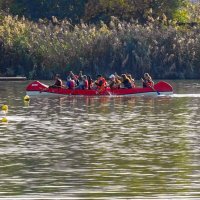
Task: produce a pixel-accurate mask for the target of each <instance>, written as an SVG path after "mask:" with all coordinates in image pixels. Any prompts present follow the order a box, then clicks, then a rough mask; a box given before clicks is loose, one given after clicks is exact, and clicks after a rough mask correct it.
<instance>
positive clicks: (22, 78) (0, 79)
mask: <svg viewBox="0 0 200 200" xmlns="http://www.w3.org/2000/svg"><path fill="white" fill-rule="evenodd" d="M25 80H27V78H26V77H0V81H25Z"/></svg>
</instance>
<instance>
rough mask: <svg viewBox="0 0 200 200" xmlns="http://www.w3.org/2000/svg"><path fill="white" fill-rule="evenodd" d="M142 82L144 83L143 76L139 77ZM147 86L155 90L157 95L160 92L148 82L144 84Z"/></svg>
mask: <svg viewBox="0 0 200 200" xmlns="http://www.w3.org/2000/svg"><path fill="white" fill-rule="evenodd" d="M141 80H142V82H143V83H144V80H143V78H141ZM146 86H147V87H150V88H151V89H152V90H153V91H155V92H157V94H158V95H160V92H158V91H157V90H156V89H155V88H154V87H153V86H151V85H150V84H146Z"/></svg>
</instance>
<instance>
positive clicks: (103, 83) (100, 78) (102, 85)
mask: <svg viewBox="0 0 200 200" xmlns="http://www.w3.org/2000/svg"><path fill="white" fill-rule="evenodd" d="M95 85H96V86H97V89H98V91H99V92H102V91H103V90H104V89H105V88H106V86H107V82H106V79H105V78H104V77H103V76H102V75H100V74H99V75H98V76H97V80H96V81H95Z"/></svg>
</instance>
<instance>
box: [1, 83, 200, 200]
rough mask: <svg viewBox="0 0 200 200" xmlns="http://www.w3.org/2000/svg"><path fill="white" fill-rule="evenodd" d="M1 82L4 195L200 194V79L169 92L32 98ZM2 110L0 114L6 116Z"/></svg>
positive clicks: (155, 196) (180, 196) (110, 196)
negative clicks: (166, 94)
mask: <svg viewBox="0 0 200 200" xmlns="http://www.w3.org/2000/svg"><path fill="white" fill-rule="evenodd" d="M27 83H28V82H9V83H7V82H1V84H0V105H2V104H3V103H6V104H8V106H9V112H8V113H7V119H8V123H7V124H4V123H0V197H7V198H11V199H12V198H13V199H17V198H25V199H28V198H41V199H51V198H56V199H189V198H190V199H198V198H200V144H199V143H200V130H199V128H200V116H199V113H200V108H199V105H200V81H170V83H171V84H172V85H173V87H174V89H175V94H174V95H172V96H170V97H137V98H136V97H101V98H98V97H42V98H41V97H40V98H39V97H34V98H31V101H30V103H29V105H27V104H25V103H24V102H23V97H24V95H25V89H24V88H25V86H26V85H27ZM3 115H4V114H3V113H1V114H0V118H1V116H3Z"/></svg>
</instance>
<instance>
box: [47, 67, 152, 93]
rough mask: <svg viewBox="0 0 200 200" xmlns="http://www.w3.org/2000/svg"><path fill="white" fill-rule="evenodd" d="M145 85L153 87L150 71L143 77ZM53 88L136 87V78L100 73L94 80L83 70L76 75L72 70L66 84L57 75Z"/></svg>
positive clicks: (98, 88)
mask: <svg viewBox="0 0 200 200" xmlns="http://www.w3.org/2000/svg"><path fill="white" fill-rule="evenodd" d="M141 81H142V84H143V87H151V88H152V87H153V86H154V82H153V80H152V78H151V76H150V75H149V74H148V73H145V74H144V78H141ZM50 87H51V88H66V89H72V90H74V89H82V90H90V89H97V90H99V91H101V90H103V89H105V88H106V87H110V88H111V89H119V88H135V87H136V85H135V80H134V79H133V78H132V76H131V74H122V75H121V76H119V75H118V74H117V73H114V74H111V75H110V76H109V79H108V80H106V79H105V78H104V77H103V76H102V75H98V76H97V79H96V80H95V81H93V80H92V79H91V76H87V75H83V74H82V71H80V73H79V75H75V74H74V73H73V72H72V71H70V73H69V75H68V76H67V80H66V84H65V85H64V84H63V82H62V80H61V79H60V76H59V74H56V76H55V83H54V85H51V86H50Z"/></svg>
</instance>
